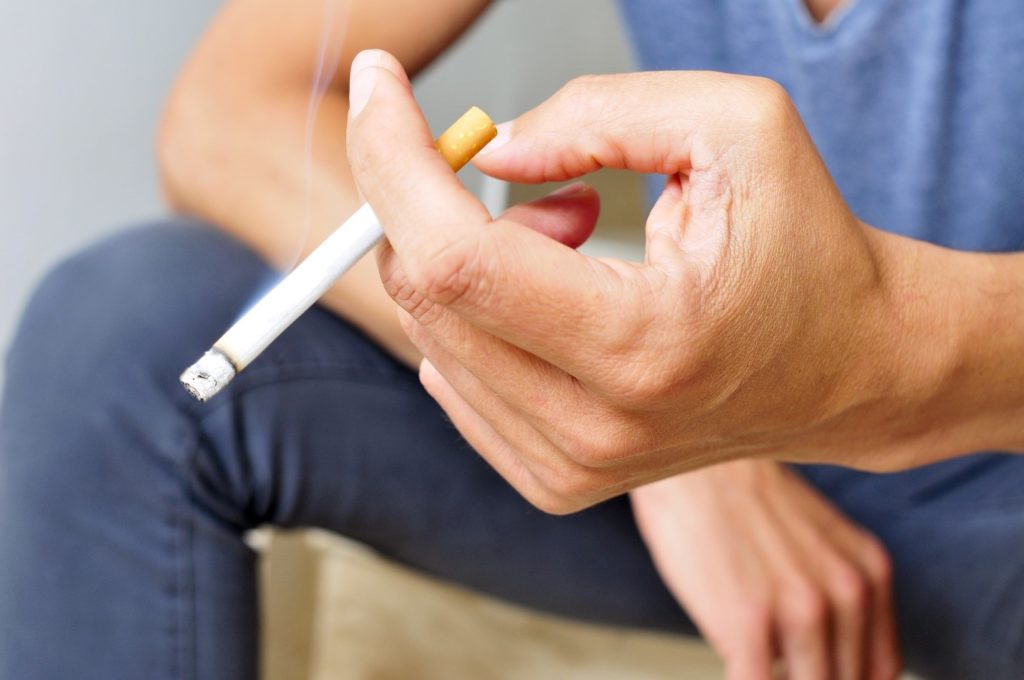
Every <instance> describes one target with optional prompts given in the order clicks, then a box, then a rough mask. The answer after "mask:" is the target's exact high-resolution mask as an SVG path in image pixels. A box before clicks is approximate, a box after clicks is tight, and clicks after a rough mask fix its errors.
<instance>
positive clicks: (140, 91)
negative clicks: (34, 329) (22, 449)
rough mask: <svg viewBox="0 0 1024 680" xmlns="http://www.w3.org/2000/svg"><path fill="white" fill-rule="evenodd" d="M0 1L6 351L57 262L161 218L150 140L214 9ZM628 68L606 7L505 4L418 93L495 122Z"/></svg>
mask: <svg viewBox="0 0 1024 680" xmlns="http://www.w3.org/2000/svg"><path fill="white" fill-rule="evenodd" d="M254 1H259V0H254ZM263 1H266V0H263ZM294 1H299V0H294ZM303 1H309V2H318V1H320V0H303ZM424 1H425V2H426V1H428V0H424ZM0 2H2V5H0V6H2V7H3V12H2V13H0V19H2V20H0V220H2V222H0V229H2V230H3V239H2V241H0V242H2V244H3V245H2V246H0V346H2V347H6V346H7V344H8V341H9V339H10V334H11V332H12V331H13V329H14V325H15V323H16V318H17V315H18V312H19V310H20V309H21V307H22V305H23V304H24V302H25V298H26V296H27V295H28V293H29V292H30V290H31V288H32V286H33V285H34V284H35V282H37V281H38V279H39V277H40V276H42V274H43V273H44V272H45V270H46V269H47V268H49V267H50V266H52V264H53V263H54V262H55V261H56V260H58V259H60V258H61V257H63V256H65V255H66V254H68V253H70V252H72V251H74V250H76V249H78V248H80V247H82V246H83V245H84V244H86V243H89V242H91V241H94V240H96V239H97V238H99V237H100V236H102V235H104V234H106V233H109V232H111V231H113V230H115V229H119V228H123V227H126V226H130V225H133V224H138V223H140V222H144V221H146V220H148V219H152V218H154V217H157V216H159V215H161V214H162V213H163V212H164V209H163V207H162V205H161V202H160V198H159V194H158V188H157V183H156V172H155V165H154V157H153V132H154V129H155V126H156V121H157V119H158V116H159V113H160V109H161V107H162V105H163V101H164V97H165V95H166V92H167V90H168V88H169V87H170V84H171V82H172V80H173V78H174V75H175V73H176V72H177V70H178V67H179V65H180V64H181V63H182V61H183V59H184V58H185V55H186V54H187V53H188V51H189V48H190V47H191V45H192V44H193V43H194V42H195V40H196V39H197V38H198V37H199V35H200V33H201V32H202V29H203V27H204V26H205V25H206V23H207V22H208V21H209V19H210V18H211V17H212V15H213V14H214V13H215V12H216V10H217V8H218V4H219V3H217V2H213V1H203V2H200V1H197V0H186V1H180V0H179V1H178V2H170V1H164V2H152V1H150V2H137V1H128V0H107V1H106V2H67V0H31V1H30V2H14V0H0ZM628 69H629V57H628V54H627V50H626V48H625V46H624V43H623V40H622V37H621V35H620V29H619V23H618V17H617V15H616V12H615V10H614V8H613V7H612V4H611V2H609V0H558V2H551V1H550V0H505V1H504V2H499V3H496V6H495V7H494V8H493V9H492V10H491V12H490V13H489V14H488V15H487V16H485V18H484V20H483V21H482V22H481V23H480V24H478V25H477V26H476V27H475V28H474V29H473V30H472V31H471V33H470V34H469V35H468V36H467V37H466V38H464V39H463V40H462V41H461V42H460V43H459V44H458V45H457V47H456V48H455V49H454V50H452V51H450V52H449V53H448V54H447V55H446V56H445V57H444V58H442V60H440V62H439V63H438V64H436V65H435V66H434V67H433V68H432V69H431V70H430V71H429V72H427V73H426V74H425V75H424V76H423V77H422V78H421V79H420V80H419V82H418V83H417V92H418V96H419V97H420V100H421V102H422V103H423V106H424V109H425V110H426V112H427V114H428V116H429V118H430V119H431V122H432V123H433V125H434V127H435V129H437V128H439V127H443V125H444V124H445V123H446V122H448V121H451V120H453V119H454V118H455V117H456V116H458V115H459V114H461V113H462V111H463V110H464V109H465V108H467V107H468V106H469V105H471V104H478V105H480V106H482V107H484V108H485V109H486V110H488V112H489V113H491V114H492V116H494V117H495V118H496V119H507V118H511V117H514V116H515V115H517V114H518V113H520V112H521V111H523V110H525V109H526V108H528V107H530V106H532V105H534V104H536V103H538V102H540V101H542V100H543V99H544V98H545V97H547V96H548V95H549V94H551V93H552V92H554V91H555V90H556V89H557V88H558V87H559V86H560V85H561V84H562V83H564V82H565V81H566V80H568V79H569V78H571V77H572V76H574V75H578V74H581V73H606V72H615V71H623V70H628ZM468 181H469V182H476V183H478V182H479V178H473V177H472V176H471V177H470V178H469V180H468ZM2 371H3V369H2V367H0V380H2V377H3V373H2Z"/></svg>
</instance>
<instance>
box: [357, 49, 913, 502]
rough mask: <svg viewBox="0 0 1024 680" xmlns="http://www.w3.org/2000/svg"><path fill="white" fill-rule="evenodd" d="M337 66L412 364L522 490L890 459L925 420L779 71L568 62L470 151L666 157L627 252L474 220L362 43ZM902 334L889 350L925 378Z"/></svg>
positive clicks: (418, 121)
mask: <svg viewBox="0 0 1024 680" xmlns="http://www.w3.org/2000/svg"><path fill="white" fill-rule="evenodd" d="M351 82H352V92H351V99H352V101H351V116H352V120H351V122H350V125H349V143H348V151H349V157H350V161H351V166H352V170H353V174H354V177H355V179H356V182H357V184H358V186H359V188H360V189H361V191H362V193H363V194H364V195H365V196H366V198H367V200H368V201H369V202H370V204H371V205H372V206H373V208H374V209H375V211H376V213H377V215H378V216H379V217H380V219H381V221H382V223H383V225H384V229H385V231H386V233H387V236H388V241H389V243H388V244H387V245H385V247H383V248H382V249H381V251H380V256H379V264H380V269H381V275H382V278H383V280H384V282H385V286H386V288H387V289H388V291H389V293H390V294H391V295H392V297H393V298H394V299H395V300H396V301H397V302H398V304H399V306H400V307H401V308H402V310H404V311H403V312H400V315H401V316H402V322H403V325H404V328H405V330H406V332H407V333H408V334H409V336H410V338H411V339H412V340H413V342H414V343H415V344H416V346H417V347H418V348H419V349H420V351H422V352H423V354H424V356H425V357H426V358H427V360H426V361H424V363H423V364H422V367H421V371H420V375H421V379H422V382H423V383H424V385H425V386H426V388H427V390H428V391H429V392H430V394H431V395H433V396H434V398H435V399H437V401H439V402H440V404H441V405H442V406H443V408H444V409H445V410H446V411H447V413H448V414H449V416H450V417H451V419H452V421H453V423H454V424H455V425H456V426H457V427H458V429H459V430H460V431H461V432H462V434H463V435H464V436H465V438H466V439H467V440H468V441H469V443H470V444H472V445H473V446H474V448H475V449H476V450H477V451H478V452H480V453H481V454H482V455H483V456H484V457H485V458H487V460H488V461H489V462H490V463H491V464H492V465H493V466H494V467H495V468H496V469H497V470H498V471H499V472H500V473H501V474H502V475H503V476H504V477H505V478H506V479H507V480H508V481H509V482H510V483H511V484H512V485H513V486H515V487H516V488H517V489H518V490H519V491H520V492H521V493H522V494H523V495H524V496H526V498H527V499H529V500H530V501H531V502H533V503H534V504H535V505H537V506H538V507H541V508H543V509H545V510H547V511H550V512H570V511H573V510H576V509H579V508H581V507H584V506H586V505H589V504H592V503H595V502H597V501H599V500H602V499H604V498H608V497H610V496H613V495H616V494H620V493H622V492H624V491H626V490H628V489H630V488H634V487H636V486H639V485H642V484H644V483H647V482H650V481H654V480H656V479H659V478H663V477H666V476H669V475H672V474H676V473H678V472H681V471H684V470H687V469H692V468H695V467H698V466H701V465H707V464H710V463H715V462H722V461H725V460H729V459H735V458H740V457H751V456H778V455H785V456H786V457H787V458H789V459H794V460H797V459H802V460H823V459H827V454H824V453H823V452H825V451H830V450H842V451H844V456H845V458H844V460H843V462H844V463H846V464H852V465H857V466H861V467H886V466H887V465H897V464H898V463H899V462H903V461H899V460H897V459H896V458H895V456H894V453H895V452H899V451H900V446H901V445H902V444H903V443H904V442H903V440H902V439H901V438H900V437H899V436H897V435H898V434H902V433H908V434H916V433H918V432H920V431H922V430H923V428H922V427H920V424H919V423H915V422H912V421H910V419H911V418H912V417H913V416H915V415H917V413H916V411H915V410H914V409H913V408H911V404H910V403H909V401H908V400H907V395H908V393H909V394H911V395H916V394H918V392H915V391H914V390H912V389H908V388H907V386H906V385H904V384H902V383H899V382H898V381H897V380H896V377H895V376H894V375H892V374H891V370H890V369H891V367H892V365H893V364H892V360H895V359H896V356H895V355H896V354H897V352H896V351H895V350H894V349H893V348H891V347H889V346H887V344H886V343H887V342H888V340H889V339H890V337H891V334H887V333H883V332H881V331H880V327H882V326H884V325H885V324H887V323H888V322H889V319H888V318H887V315H892V310H891V309H890V308H889V306H888V301H887V296H886V293H887V291H886V287H885V285H884V282H885V277H884V266H883V265H884V262H883V261H882V254H881V252H880V250H881V248H880V246H879V240H880V238H881V237H880V236H879V235H878V234H877V233H876V232H874V231H873V230H871V229H870V228H868V227H866V226H865V225H863V224H861V223H860V222H859V221H858V220H857V219H856V218H855V217H854V216H853V215H852V214H851V212H850V210H849V209H848V208H847V207H846V205H845V204H844V202H843V200H842V197H841V196H840V194H839V191H838V190H837V189H836V186H835V185H834V183H833V182H832V180H831V178H830V176H829V174H828V172H827V171H826V169H825V166H824V164H823V163H822V161H821V159H820V158H819V157H818V154H817V152H816V150H815V148H814V145H813V143H812V142H811V140H810V138H809V136H808V134H807V133H806V131H805V129H804V127H803V125H802V123H801V121H800V118H799V116H798V115H797V113H796V111H795V110H794V108H793V106H792V105H791V103H790V102H789V100H788V98H787V97H786V95H785V92H784V91H783V90H782V89H781V88H780V87H779V86H777V85H775V84H773V83H771V82H769V81H765V80H761V79H754V78H748V77H741V76H730V75H722V74H715V73H686V72H679V73H643V74H633V75H621V76H607V77H591V78H586V79H582V80H578V81H574V82H573V83H571V84H570V85H568V86H567V87H566V88H565V89H563V90H562V91H561V92H560V93H559V94H557V95H555V96H554V97H553V98H552V99H551V100H549V101H548V102H546V103H545V104H543V105H541V106H540V107H539V108H538V109H536V110H534V111H533V112H531V113H529V114H527V115H525V116H523V117H522V118H520V119H519V120H518V121H516V122H515V124H514V125H512V126H511V128H510V129H509V128H506V130H505V132H506V133H507V134H506V137H507V142H506V143H505V144H504V145H503V146H501V147H500V148H496V149H495V150H493V151H492V152H490V153H487V155H485V156H484V157H483V158H482V159H480V160H479V163H478V165H479V166H480V167H481V168H482V169H483V170H484V171H486V172H488V173H490V174H492V175H495V176H499V177H503V178H506V179H510V180H515V181H545V180H566V179H570V178H573V177H576V176H579V175H583V174H585V173H588V172H590V171H593V170H596V169H598V168H599V167H619V168H628V169H631V170H635V171H638V172H656V173H662V174H665V175H668V176H669V177H670V179H669V180H668V183H667V186H666V188H665V191H664V193H663V194H662V196H661V198H660V200H659V201H658V203H657V205H656V206H655V208H654V209H653V211H652V213H651V215H650V218H649V220H648V223H647V253H646V261H645V262H644V263H643V264H633V263H627V262H623V261H618V260H611V259H606V260H597V259H593V258H588V257H585V256H584V255H581V254H579V253H577V252H575V251H574V250H572V249H571V248H568V247H566V246H565V245H563V244H560V243H558V242H556V241H555V240H552V239H549V238H546V237H545V236H543V235H541V234H538V233H537V232H535V231H534V230H531V229H529V228H526V227H525V226H524V225H522V224H520V223H517V222H516V221H515V220H511V219H499V220H492V218H491V217H490V215H489V214H488V213H487V211H486V209H485V208H484V207H483V205H482V204H481V203H480V202H479V201H477V200H476V199H475V198H474V197H473V196H472V195H471V194H470V193H469V192H468V191H467V190H466V189H465V188H464V187H463V186H462V185H461V184H460V183H459V182H458V180H457V178H455V176H454V175H452V173H451V172H450V171H449V170H448V169H447V166H446V165H445V163H444V161H443V160H442V159H441V158H440V156H439V155H438V154H437V153H436V152H435V151H434V149H433V145H432V138H431V134H430V131H429V129H428V126H427V124H426V122H425V121H424V119H423V116H422V114H421V112H420V110H419V108H418V107H417V105H416V102H415V101H414V99H413V97H412V93H411V88H410V86H409V82H408V79H407V78H406V77H405V74H404V73H403V72H402V70H401V67H400V65H399V64H398V63H397V62H396V61H395V60H394V59H393V58H391V57H390V55H387V54H386V53H382V52H368V53H363V54H362V55H361V57H360V59H357V60H356V62H355V63H354V64H353V75H352V80H351ZM499 139H500V138H499ZM918 349H919V352H918V353H917V354H915V355H914V357H913V358H906V357H904V358H903V363H904V365H905V366H906V367H907V368H908V373H909V374H910V375H913V376H916V377H917V378H918V379H919V380H921V381H928V380H930V379H932V378H933V372H932V371H931V370H930V368H931V367H930V364H928V362H927V361H926V358H927V357H929V356H930V355H929V354H928V352H927V351H926V348H924V347H922V348H918ZM919 386H920V385H917V384H915V385H913V386H912V387H914V388H917V387H919ZM921 393H923V391H921ZM839 444H842V445H839Z"/></svg>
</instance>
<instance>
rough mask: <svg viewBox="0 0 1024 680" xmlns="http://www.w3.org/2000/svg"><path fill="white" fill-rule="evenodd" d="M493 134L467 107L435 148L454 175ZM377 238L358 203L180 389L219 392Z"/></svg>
mask: <svg viewBox="0 0 1024 680" xmlns="http://www.w3.org/2000/svg"><path fill="white" fill-rule="evenodd" d="M496 134H497V130H496V129H495V127H494V123H493V122H491V119H490V118H489V117H488V116H487V114H486V113H484V112H483V111H481V110H480V109H478V108H476V107H473V108H472V109H470V110H469V111H468V112H466V114H465V115H463V116H462V117H461V118H460V119H459V120H457V121H456V122H455V124H454V125H452V126H451V127H450V128H448V130H446V131H445V132H444V133H443V134H442V135H441V136H440V137H438V139H437V142H436V143H435V146H436V147H437V150H438V151H439V152H440V153H441V155H442V156H443V157H444V159H445V160H446V161H448V164H449V165H450V166H451V168H452V170H454V171H456V172H458V171H459V170H461V169H462V167H463V166H464V165H466V163H468V162H469V161H470V160H471V159H472V158H473V156H475V155H476V154H477V153H478V152H479V151H480V150H481V149H483V148H484V147H485V146H487V143H488V142H490V141H491V140H492V139H494V137H495V135H496ZM383 237H384V230H383V229H382V228H381V226H380V220H378V219H377V216H376V215H375V214H374V213H373V209H372V208H370V206H369V204H366V205H363V206H362V207H361V208H359V210H357V211H356V212H355V213H354V214H353V215H352V216H351V217H350V218H349V219H348V220H346V221H345V223H344V224H342V225H341V226H340V227H338V229H337V230H335V231H334V233H332V234H331V235H330V236H328V237H327V239H326V240H325V241H324V242H323V243H321V244H320V245H319V246H317V248H316V249H314V250H313V251H312V252H311V253H310V254H309V255H308V256H307V257H306V259H305V260H303V261H302V262H301V263H300V264H299V266H297V267H296V268H295V269H294V270H292V272H291V273H290V274H288V275H287V276H286V277H284V278H283V279H281V281H280V282H279V283H278V284H277V285H276V286H274V287H273V288H272V289H271V290H270V291H269V292H268V293H267V294H266V295H264V296H263V297H262V298H261V299H260V300H259V301H258V302H257V303H256V304H255V305H253V307H252V308H251V309H249V311H247V312H246V313H245V314H244V315H243V316H242V318H240V319H239V320H238V321H237V322H236V323H235V325H233V326H232V327H231V328H229V329H228V331H227V332H226V333H224V335H222V336H221V338H220V339H219V340H217V342H215V343H214V345H213V347H212V348H211V349H210V350H209V351H207V352H206V353H205V354H204V355H203V356H202V358H200V359H199V361H197V362H196V363H195V364H193V365H192V366H190V367H189V368H188V369H186V370H185V372H184V373H182V375H181V383H182V385H184V387H185V389H187V390H188V391H189V393H190V394H191V395H192V396H194V397H195V398H196V399H199V400H200V401H207V400H208V399H210V398H211V397H213V396H214V395H216V394H217V393H218V392H220V391H221V390H222V389H224V387H225V386H226V385H227V384H228V383H229V382H230V381H231V380H232V379H233V378H234V377H235V375H236V374H237V373H238V372H239V371H242V370H243V369H244V368H245V367H246V366H248V365H249V364H250V363H252V362H253V360H255V359H256V357H258V356H259V355H260V354H261V353H262V352H263V350H265V349H266V348H267V347H268V346H270V343H272V342H273V341H274V340H276V339H277V337H278V336H279V335H281V333H283V332H284V331H285V329H287V328H288V327H289V326H290V325H292V324H293V323H294V322H295V320H296V319H298V318H299V317H300V316H302V314H303V313H304V312H305V311H306V310H308V309H309V308H310V307H312V306H313V305H314V304H315V303H316V301H317V300H319V299H320V297H321V296H322V295H323V294H324V293H326V292H327V290H328V289H329V288H330V287H331V286H332V285H334V282H335V281H337V280H338V278H340V277H341V275H342V274H344V273H345V272H346V271H348V270H349V269H351V268H352V266H353V265H354V264H355V263H356V262H358V261H359V260H360V259H362V257H363V256H364V255H366V253H368V252H369V251H370V250H371V249H372V248H373V247H374V246H375V245H376V244H377V243H379V242H380V240H381V239H382V238H383Z"/></svg>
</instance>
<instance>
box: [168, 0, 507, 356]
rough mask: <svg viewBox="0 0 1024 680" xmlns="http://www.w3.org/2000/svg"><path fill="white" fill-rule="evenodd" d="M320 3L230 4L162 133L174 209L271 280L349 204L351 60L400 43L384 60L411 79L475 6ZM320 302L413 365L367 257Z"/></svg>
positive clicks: (375, 0)
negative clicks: (221, 233)
mask: <svg viewBox="0 0 1024 680" xmlns="http://www.w3.org/2000/svg"><path fill="white" fill-rule="evenodd" d="M330 2H331V0H329V3H330ZM329 3H328V4H325V3H323V2H320V1H315V2H309V1H284V0H235V1H234V2H230V3H228V4H227V6H226V7H225V9H224V10H223V11H222V13H221V14H220V15H219V16H218V18H217V19H216V20H215V22H214V24H213V25H212V26H211V28H210V30H209V31H208V32H207V34H206V35H205V36H204V38H203V39H202V41H201V42H200V44H199V45H198V46H197V48H196V50H195V51H194V53H193V54H192V56H191V57H190V59H189V61H188V63H187V64H186V66H185V68H184V70H183V72H182V74H181V76H180V78H179V81H178V83H177V84H176V86H175V88H174V91H173V93H172V96H171V98H170V100H169V102H168V105H167V107H166V110H165V114H164V120H163V121H162V125H161V129H160V136H159V140H158V152H159V159H160V170H161V175H162V179H163V183H164V189H165V193H166V196H167V200H168V202H169V203H170V204H171V205H172V207H174V208H175V209H176V210H178V211H181V212H185V213H189V214H192V215H195V216H197V217H199V218H201V219H203V220H205V221H207V222H209V223H211V224H213V225H216V226H217V227H219V228H221V229H224V230H225V231H227V232H228V233H230V234H232V235H233V236H234V237H235V238H237V239H239V240H240V241H242V242H243V243H246V244H247V245H249V246H250V247H251V248H253V249H254V250H255V251H256V252H258V253H259V254H260V255H262V256H263V257H264V258H265V259H266V260H267V261H268V262H270V263H272V264H273V265H275V266H277V267H280V268H287V267H290V266H291V265H293V264H294V263H295V262H296V261H297V260H298V259H299V258H300V257H301V256H303V255H305V254H306V253H308V252H309V251H310V250H312V249H313V248H314V247H316V245H318V244H319V243H320V242H321V241H322V240H323V239H324V238H326V236H327V235H328V234H330V233H331V231H333V230H334V229H335V228H337V226H338V225H339V224H341V223H342V221H343V220H344V219H345V218H346V217H347V216H348V215H350V214H351V213H352V212H353V211H354V210H355V209H356V208H358V206H359V204H360V202H361V201H360V199H359V196H358V194H357V192H356V189H355V185H354V183H353V181H352V177H351V174H350V173H349V170H348V165H347V162H346V149H345V134H346V121H347V116H348V103H347V100H346V93H347V89H348V83H347V77H348V65H349V63H350V62H351V60H352V58H353V57H354V56H355V54H356V53H357V52H358V51H359V50H360V49H363V48H365V47H370V46H378V45H380V44H388V43H391V42H394V43H400V45H399V46H398V49H396V52H398V53H399V54H400V55H401V58H402V59H403V61H404V62H405V63H406V64H407V65H408V66H409V68H410V70H411V71H416V70H418V69H420V68H422V67H423V66H425V65H426V64H427V63H429V61H430V60H431V59H432V58H433V57H434V56H435V55H436V54H437V53H438V52H439V51H440V50H441V49H443V48H444V46H445V45H447V44H448V43H449V42H450V41H451V40H453V39H454V38H455V36H457V35H458V34H459V32H461V31H462V30H463V29H464V28H465V27H466V26H467V25H468V24H469V23H470V22H471V21H472V20H473V19H474V18H475V17H476V16H477V15H478V14H479V13H480V12H481V11H482V10H483V9H484V8H485V7H486V5H487V2H486V0H441V2H438V3H435V4H434V5H432V6H429V7H428V6H426V5H424V4H423V3H420V2H418V1H417V0H364V1H360V0H353V1H352V2H348V1H346V2H338V3H336V4H335V5H330V4H329ZM330 7H333V22H332V21H331V20H330V19H331V16H332V13H331V12H330V11H327V10H328V9H329V8H330ZM398 17H400V19H399V18H398ZM325 37H326V39H327V41H328V46H327V49H326V50H325V52H326V54H327V55H328V57H327V61H328V62H330V61H331V60H332V55H336V57H337V62H338V69H337V74H336V75H335V76H334V78H333V79H332V80H331V81H330V82H329V83H328V87H327V90H326V92H325V95H324V98H323V101H322V103H321V104H320V107H319V111H318V115H317V116H316V119H315V123H314V129H313V130H312V131H311V132H312V137H311V139H312V144H307V135H308V134H310V130H308V127H309V126H308V120H307V119H308V114H309V106H310V98H311V89H312V87H311V86H312V83H313V79H314V71H315V68H316V64H317V61H318V58H319V55H318V50H319V49H320V43H321V40H323V39H324V38H325ZM328 66H330V64H328ZM307 153H308V156H307ZM322 303H323V304H325V305H326V306H327V307H329V308H330V309H332V310H333V311H335V312H337V313H338V314H341V315H342V316H344V317H345V318H347V319H348V320H349V321H351V322H352V323H354V324H355V325H357V326H358V327H360V328H361V329H362V330H363V331H365V332H366V333H367V334H369V335H370V336H371V337H373V338H374V339H375V340H376V341H377V342H379V343H380V344H381V345H383V346H384V347H385V348H386V349H388V350H389V351H390V352H391V353H393V354H394V355H395V356H397V357H398V358H400V359H402V360H403V361H406V362H407V363H409V364H410V365H414V364H416V363H418V361H419V354H418V352H417V351H416V350H415V348H414V347H413V346H412V344H411V343H409V341H408V339H407V338H406V337H405V334H404V333H403V332H402V330H401V328H400V327H399V325H398V322H397V318H396V316H395V310H394V303H393V302H392V301H391V299H390V298H389V297H388V296H387V295H386V294H385V292H384V290H383V286H382V285H381V283H380V280H379V277H378V275H377V271H376V266H375V263H374V261H373V257H372V256H368V257H367V258H364V260H363V261H362V262H360V263H359V265H357V266H356V267H355V268H354V269H353V270H352V271H350V272H349V273H348V274H346V276H344V277H343V278H342V279H341V280H340V281H339V282H338V283H337V284H336V285H335V286H334V288H332V289H331V290H330V291H329V292H328V293H327V294H326V295H325V296H324V298H323V300H322Z"/></svg>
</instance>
